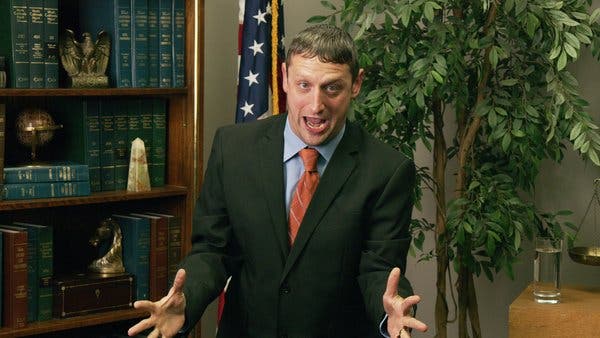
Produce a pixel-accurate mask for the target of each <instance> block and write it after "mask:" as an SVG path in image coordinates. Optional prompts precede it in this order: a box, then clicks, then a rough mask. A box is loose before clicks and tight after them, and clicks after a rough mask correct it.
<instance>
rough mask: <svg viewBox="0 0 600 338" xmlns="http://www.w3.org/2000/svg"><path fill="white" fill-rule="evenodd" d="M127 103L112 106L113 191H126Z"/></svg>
mask: <svg viewBox="0 0 600 338" xmlns="http://www.w3.org/2000/svg"><path fill="white" fill-rule="evenodd" d="M127 102H128V101H127V100H122V101H121V100H120V101H118V103H117V104H115V105H114V106H113V109H114V134H113V145H114V156H115V157H114V163H115V190H125V189H127V175H128V173H129V170H128V169H129V144H128V142H127V136H128V130H129V114H128V113H129V105H128V104H127Z"/></svg>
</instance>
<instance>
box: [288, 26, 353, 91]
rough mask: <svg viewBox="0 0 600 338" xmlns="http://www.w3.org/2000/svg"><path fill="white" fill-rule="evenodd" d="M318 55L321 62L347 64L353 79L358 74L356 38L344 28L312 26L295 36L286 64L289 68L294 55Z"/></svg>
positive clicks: (310, 56) (308, 56) (311, 56)
mask: <svg viewBox="0 0 600 338" xmlns="http://www.w3.org/2000/svg"><path fill="white" fill-rule="evenodd" d="M294 55H301V56H303V57H307V58H313V57H315V56H316V57H318V58H319V60H320V61H321V62H328V63H338V64H347V65H348V66H349V67H350V73H351V74H352V81H354V80H355V79H356V77H357V76H358V70H359V67H358V57H357V52H356V46H355V44H354V40H353V39H352V37H351V36H350V34H348V33H347V32H345V31H344V30H342V29H340V28H338V27H336V26H332V25H326V24H320V25H315V26H310V27H308V28H306V29H304V30H303V31H301V32H300V33H298V35H296V37H294V40H292V43H291V44H290V47H289V48H288V51H287V56H286V58H285V64H286V66H287V67H288V68H289V67H290V65H291V62H292V56H294Z"/></svg>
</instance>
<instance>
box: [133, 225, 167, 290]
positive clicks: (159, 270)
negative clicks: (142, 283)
mask: <svg viewBox="0 0 600 338" xmlns="http://www.w3.org/2000/svg"><path fill="white" fill-rule="evenodd" d="M130 215H131V216H135V217H142V218H147V219H148V220H149V221H150V281H149V284H148V285H149V288H150V296H149V298H148V299H149V300H151V301H157V300H159V299H161V298H162V297H164V296H165V295H166V294H167V291H168V284H169V281H168V280H167V278H168V277H167V273H168V266H167V265H168V263H167V260H168V251H167V250H168V242H167V241H168V236H169V235H168V232H169V229H168V221H167V219H166V218H164V217H160V216H154V215H149V214H146V213H131V214H130Z"/></svg>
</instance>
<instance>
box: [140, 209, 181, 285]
mask: <svg viewBox="0 0 600 338" xmlns="http://www.w3.org/2000/svg"><path fill="white" fill-rule="evenodd" d="M148 214H149V215H154V216H159V217H166V218H167V220H168V223H169V225H168V227H169V240H168V244H167V245H168V251H169V258H168V259H167V262H168V265H169V268H168V270H167V271H168V272H167V276H168V281H169V286H171V285H172V284H173V280H174V279H175V275H176V274H177V270H178V269H179V263H180V262H181V244H182V243H181V242H182V238H181V216H175V215H171V214H160V213H156V212H149V213H148Z"/></svg>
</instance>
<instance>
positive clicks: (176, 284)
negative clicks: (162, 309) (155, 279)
mask: <svg viewBox="0 0 600 338" xmlns="http://www.w3.org/2000/svg"><path fill="white" fill-rule="evenodd" d="M185 278H186V276H185V270H184V269H179V270H177V274H176V275H175V279H174V280H173V287H172V288H171V291H172V292H174V293H181V292H183V285H184V284H185Z"/></svg>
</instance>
